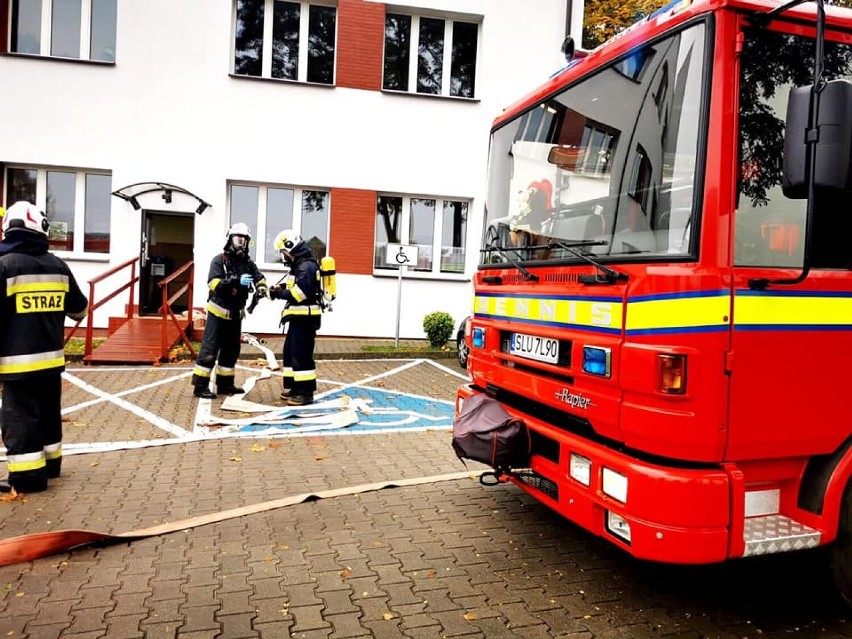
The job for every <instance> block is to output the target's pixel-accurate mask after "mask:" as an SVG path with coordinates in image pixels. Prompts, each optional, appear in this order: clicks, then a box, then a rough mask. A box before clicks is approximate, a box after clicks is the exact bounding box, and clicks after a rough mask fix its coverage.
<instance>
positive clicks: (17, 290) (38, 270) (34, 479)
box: [0, 202, 89, 493]
mask: <svg viewBox="0 0 852 639" xmlns="http://www.w3.org/2000/svg"><path fill="white" fill-rule="evenodd" d="M2 228H3V240H2V242H0V381H2V382H3V405H2V408H0V420H2V424H0V426H1V427H2V433H3V444H4V445H5V446H6V464H7V467H8V471H9V475H8V478H7V479H6V480H4V481H0V492H9V491H11V490H12V489H14V490H16V491H17V492H22V493H29V492H39V491H42V490H46V489H47V480H48V479H50V478H55V477H59V473H60V470H61V467H62V413H61V405H62V378H61V375H62V371H63V370H65V349H64V346H65V344H64V342H65V317H66V315H67V316H68V317H71V318H72V319H75V320H79V319H82V318H84V317H85V316H86V312H87V309H88V304H89V303H88V300H86V296H85V295H83V293H82V291H81V290H80V287H79V286H78V284H77V281H76V280H75V279H74V275H73V274H72V273H71V269H70V268H69V267H68V265H67V264H66V263H65V262H64V261H63V260H61V259H60V258H58V257H56V256H55V255H53V254H52V253H50V252H49V250H48V249H49V243H48V230H49V229H50V224H49V223H48V220H47V217H46V216H45V214H44V212H43V211H41V210H40V209H38V208H37V207H36V206H35V205H34V204H31V203H29V202H16V203H15V204H13V205H12V206H10V207H9V209H8V210H7V211H6V214H5V216H3V222H2Z"/></svg>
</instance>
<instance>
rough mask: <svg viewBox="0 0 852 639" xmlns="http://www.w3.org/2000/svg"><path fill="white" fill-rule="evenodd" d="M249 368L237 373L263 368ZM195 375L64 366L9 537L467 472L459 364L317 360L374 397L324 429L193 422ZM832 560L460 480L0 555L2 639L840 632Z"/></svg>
mask: <svg viewBox="0 0 852 639" xmlns="http://www.w3.org/2000/svg"><path fill="white" fill-rule="evenodd" d="M243 364H244V365H243V366H242V367H241V369H240V371H239V375H238V382H239V381H242V380H243V379H245V378H246V377H249V376H254V375H256V374H258V372H259V368H258V365H257V362H254V361H246V362H243ZM190 372H191V370H190V367H189V366H186V365H184V366H172V365H167V366H159V367H143V368H103V367H101V368H89V367H80V366H72V367H69V369H68V375H67V376H66V380H65V382H64V392H65V394H64V399H63V407H64V413H65V419H66V422H65V433H66V437H65V443H66V448H67V451H66V452H67V455H66V457H65V461H64V467H63V471H64V476H63V477H62V478H61V479H60V480H58V481H56V482H52V485H51V488H50V490H49V491H48V492H46V493H40V494H35V495H28V496H24V497H18V498H17V499H15V500H14V501H10V502H4V503H0V537H2V538H9V537H13V536H17V535H24V534H30V533H36V532H42V531H51V530H61V529H69V528H73V529H76V528H85V529H91V530H97V531H102V532H108V533H122V532H128V531H132V530H136V529H140V528H144V527H148V526H153V525H157V524H160V523H164V522H171V521H177V520H181V519H185V518H188V517H193V516H197V515H202V514H206V513H214V512H219V511H222V510H226V509H231V508H236V507H240V506H245V505H248V504H255V503H259V502H264V501H269V500H273V499H280V498H283V497H287V496H291V495H297V494H302V493H306V492H315V491H322V490H328V489H334V488H346V487H350V486H360V485H363V484H370V483H374V482H387V481H395V480H400V479H406V478H407V479H414V478H427V477H435V476H440V475H444V474H448V473H457V472H459V471H464V470H465V467H464V466H463V465H462V464H461V462H459V461H458V460H457V459H456V458H455V456H454V454H453V452H452V449H451V447H450V431H449V425H450V422H451V420H448V419H447V417H446V416H447V415H448V414H449V415H451V411H452V399H453V397H454V393H455V389H456V387H457V386H458V385H459V384H460V383H462V381H463V379H464V376H463V375H462V374H461V371H460V370H459V369H458V367H457V366H455V365H454V363H453V362H452V361H445V362H441V361H429V360H372V361H370V360H358V361H351V360H347V361H342V360H341V361H337V360H331V361H321V362H319V363H318V372H319V375H320V378H321V380H322V381H321V383H320V393H319V395H321V396H327V397H340V396H343V395H345V396H346V397H349V398H351V399H353V400H358V401H363V402H365V404H366V405H367V406H368V407H370V408H371V409H373V410H372V411H371V412H369V413H366V412H365V413H360V414H359V416H358V420H359V423H360V427H358V426H356V425H354V424H353V425H350V426H347V427H345V428H343V429H336V430H332V429H319V430H305V426H304V425H299V424H287V423H285V424H281V425H279V426H276V427H275V428H274V429H273V430H270V429H269V428H267V427H264V428H263V429H246V428H242V427H237V428H224V427H218V428H216V427H209V426H199V417H200V416H201V417H203V416H204V415H205V414H209V415H213V416H223V415H225V412H224V411H222V410H221V406H220V405H221V400H217V401H215V402H213V403H212V405H211V406H209V407H207V408H205V407H203V406H200V405H199V402H198V401H197V400H195V399H194V398H193V397H192V392H191V391H192V389H191V386H190V383H189V375H190ZM278 392H279V381H278V379H277V378H276V377H274V376H273V377H272V378H270V379H266V380H259V381H258V382H257V385H256V387H255V389H254V390H252V392H251V393H249V394H248V395H247V396H246V399H249V400H252V401H254V402H258V403H262V404H267V405H271V406H276V405H280V401H278V399H277V395H278ZM208 409H209V410H208ZM376 409H378V410H376ZM205 410H207V412H206V413H205ZM447 411H449V412H447ZM423 414H427V415H428V417H430V419H427V418H423ZM229 416H230V415H229ZM236 416H237V417H248V415H247V414H240V413H237V414H236ZM300 429H301V430H300ZM471 469H472V470H475V468H474V467H473V466H471ZM822 559H823V558H822V556H821V554H820V553H808V554H796V555H788V556H775V557H766V558H761V559H758V560H748V561H740V562H732V563H729V564H724V565H719V566H709V567H679V566H661V565H656V564H650V563H645V562H638V561H635V560H633V559H631V558H630V557H628V556H627V555H625V554H624V553H622V552H620V551H619V550H617V549H615V548H613V547H612V546H610V545H609V544H608V543H606V542H604V541H603V540H599V539H597V538H594V537H592V536H590V535H588V534H587V533H585V532H584V531H582V530H580V529H578V528H576V527H574V526H573V525H571V524H570V523H569V522H567V521H565V520H563V519H561V518H559V517H558V516H556V515H555V514H553V513H552V512H551V511H549V510H548V509H546V508H544V507H543V506H541V505H540V504H538V503H537V502H535V501H534V500H532V499H530V498H529V497H527V496H526V495H525V494H524V493H523V492H522V491H520V490H519V489H517V488H516V487H514V486H511V485H501V486H498V487H482V486H480V485H479V484H478V483H477V482H476V481H475V480H473V479H470V478H461V479H455V480H451V481H438V482H434V483H424V484H421V485H417V486H408V487H397V488H386V489H383V490H375V491H370V492H360V493H357V494H347V495H342V496H339V497H333V498H327V499H319V500H312V501H306V502H304V503H298V504H296V505H293V506H288V507H284V508H279V509H275V510H270V511H268V512H265V513H261V514H257V515H251V516H248V517H239V518H234V519H230V520H227V521H224V522H221V523H217V524H210V525H206V526H200V527H195V528H191V529H187V530H182V531H179V532H175V533H172V534H167V535H161V536H155V537H149V538H146V539H141V540H138V541H133V542H129V543H128V542H122V543H119V544H112V545H105V546H99V547H86V548H80V549H77V550H74V551H68V552H64V553H62V554H59V555H53V556H50V557H45V558H43V559H38V560H35V561H32V562H26V563H20V564H16V565H11V566H5V567H2V568H0V636H1V637H34V638H41V637H44V638H50V637H74V638H75V639H77V638H95V637H119V638H123V637H128V638H130V637H146V638H147V637H182V638H184V637H186V638H189V637H211V638H212V637H233V638H239V637H272V638H275V637H291V636H292V637H305V638H319V637H329V638H334V639H337V638H341V639H342V638H345V637H388V638H390V637H418V638H419V637H424V638H425V637H487V638H490V637H524V638H526V637H529V638H536V637H559V638H563V637H564V638H568V637H572V638H584V639H585V638H593V637H594V638H602V637H619V638H630V639H632V638H637V639H641V638H644V637H665V636H671V637H695V638H698V637H725V638H728V637H730V638H735V639H742V638H743V637H749V638H750V639H754V638H757V637H826V638H828V637H847V636H852V623H850V622H849V621H847V620H846V618H847V615H848V614H849V613H848V611H846V610H845V609H844V608H843V607H842V606H841V605H840V604H839V603H838V602H837V601H836V599H835V598H834V595H833V593H832V590H831V587H830V584H829V582H828V580H827V576H826V574H825V573H824V564H823V561H822Z"/></svg>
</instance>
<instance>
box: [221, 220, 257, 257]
mask: <svg viewBox="0 0 852 639" xmlns="http://www.w3.org/2000/svg"><path fill="white" fill-rule="evenodd" d="M250 246H251V229H250V228H249V227H248V224H245V223H244V222H237V223H236V224H234V225H233V226H231V228H229V229H228V234H227V235H226V236H225V250H238V251H242V252H243V253H245V252H247V251H248V248H249V247H250Z"/></svg>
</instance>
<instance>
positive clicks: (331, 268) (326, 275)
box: [320, 255, 337, 302]
mask: <svg viewBox="0 0 852 639" xmlns="http://www.w3.org/2000/svg"><path fill="white" fill-rule="evenodd" d="M336 268H337V265H336V264H335V262H334V258H333V257H331V256H330V255H326V256H325V257H324V258H322V260H321V261H320V274H321V275H322V289H323V293H324V296H325V298H326V301H327V302H331V301H332V300H334V299H335V298H336V297H337V278H336V276H337V270H336Z"/></svg>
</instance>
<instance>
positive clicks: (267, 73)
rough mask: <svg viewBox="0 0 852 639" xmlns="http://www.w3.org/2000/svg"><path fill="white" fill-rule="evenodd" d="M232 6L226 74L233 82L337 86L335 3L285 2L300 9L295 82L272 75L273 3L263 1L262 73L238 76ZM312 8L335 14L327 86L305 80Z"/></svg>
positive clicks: (331, 0)
mask: <svg viewBox="0 0 852 639" xmlns="http://www.w3.org/2000/svg"><path fill="white" fill-rule="evenodd" d="M238 1H239V0H233V2H232V3H231V33H230V39H231V60H230V71H229V73H230V74H231V75H232V76H233V77H235V78H253V79H263V80H275V81H277V82H297V83H299V84H310V85H313V86H327V87H333V86H336V85H337V70H338V52H339V48H338V40H339V38H340V6H339V3H338V2H336V1H335V0H287V1H288V2H292V3H293V4H298V5H299V49H298V51H299V54H298V55H299V66H298V69H297V71H296V79H295V80H291V79H289V78H276V77H273V75H272V49H273V44H274V42H273V27H274V24H275V19H274V12H275V2H276V0H263V41H262V43H261V69H260V75H249V74H246V73H237V70H236V55H237V3H238ZM311 6H321V7H331V8H333V9H334V11H335V16H334V68H333V71H332V79H331V82H330V83H325V82H315V81H309V80H308V58H309V56H308V39H309V38H308V37H303V35H305V34H308V35H309V34H310V13H311V12H310V8H311Z"/></svg>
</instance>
